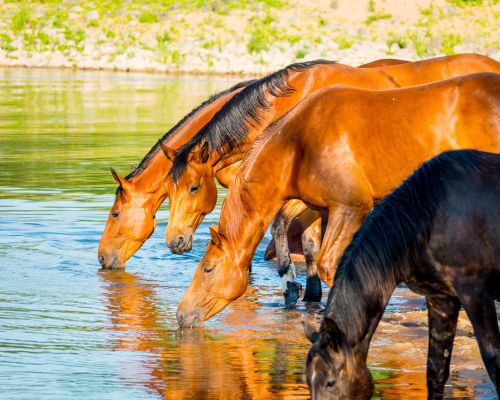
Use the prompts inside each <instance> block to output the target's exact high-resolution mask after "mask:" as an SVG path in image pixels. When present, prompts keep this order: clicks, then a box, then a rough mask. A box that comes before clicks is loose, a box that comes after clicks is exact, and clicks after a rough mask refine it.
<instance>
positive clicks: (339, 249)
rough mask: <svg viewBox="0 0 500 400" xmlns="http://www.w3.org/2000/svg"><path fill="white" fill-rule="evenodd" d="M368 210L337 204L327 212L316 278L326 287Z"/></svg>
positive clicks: (329, 283) (331, 280)
mask: <svg viewBox="0 0 500 400" xmlns="http://www.w3.org/2000/svg"><path fill="white" fill-rule="evenodd" d="M369 210H370V208H367V207H351V206H347V205H343V204H339V205H337V206H335V207H331V208H330V209H329V210H328V225H327V227H326V231H325V237H324V238H323V243H322V244H321V248H320V251H319V255H318V261H317V264H318V276H319V277H320V279H321V280H322V281H323V282H325V283H326V284H327V285H328V286H332V284H333V276H334V274H335V270H336V269H337V261H338V259H339V257H340V256H341V255H342V253H343V252H344V250H345V248H346V247H347V245H348V244H349V243H350V241H351V239H352V236H353V235H354V233H355V232H356V230H357V229H358V228H359V226H360V225H361V223H362V222H363V219H364V218H365V216H366V214H368V212H369Z"/></svg>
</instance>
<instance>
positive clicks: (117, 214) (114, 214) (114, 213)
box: [111, 211, 120, 218]
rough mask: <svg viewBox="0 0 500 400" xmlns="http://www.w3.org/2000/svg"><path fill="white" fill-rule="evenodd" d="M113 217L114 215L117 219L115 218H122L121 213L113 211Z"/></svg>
mask: <svg viewBox="0 0 500 400" xmlns="http://www.w3.org/2000/svg"><path fill="white" fill-rule="evenodd" d="M111 215H112V216H113V217H115V218H116V217H119V216H120V211H112V212H111Z"/></svg>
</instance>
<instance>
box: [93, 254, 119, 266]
mask: <svg viewBox="0 0 500 400" xmlns="http://www.w3.org/2000/svg"><path fill="white" fill-rule="evenodd" d="M97 258H98V259H99V264H101V267H102V269H118V268H124V267H125V265H124V263H122V262H121V261H120V260H119V259H118V257H116V256H115V255H107V254H105V253H99V254H98V257H97Z"/></svg>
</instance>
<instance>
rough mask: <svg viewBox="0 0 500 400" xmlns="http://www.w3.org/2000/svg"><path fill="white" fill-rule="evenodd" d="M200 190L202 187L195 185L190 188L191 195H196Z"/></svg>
mask: <svg viewBox="0 0 500 400" xmlns="http://www.w3.org/2000/svg"><path fill="white" fill-rule="evenodd" d="M199 189H200V185H193V186H191V187H190V188H189V192H190V193H196V192H197V191H198V190H199Z"/></svg>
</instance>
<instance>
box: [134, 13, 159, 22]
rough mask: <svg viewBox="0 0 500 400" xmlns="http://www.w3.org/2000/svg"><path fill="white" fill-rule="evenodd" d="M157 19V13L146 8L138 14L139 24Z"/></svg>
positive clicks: (156, 20)
mask: <svg viewBox="0 0 500 400" xmlns="http://www.w3.org/2000/svg"><path fill="white" fill-rule="evenodd" d="M158 21H159V18H158V14H156V13H153V12H151V11H148V10H145V11H143V13H142V14H141V15H140V16H139V22H140V23H141V24H152V23H155V22H158Z"/></svg>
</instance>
